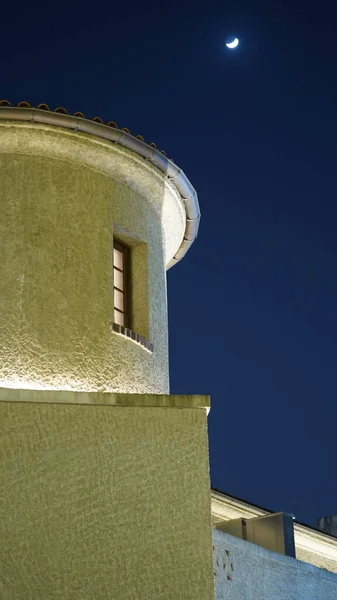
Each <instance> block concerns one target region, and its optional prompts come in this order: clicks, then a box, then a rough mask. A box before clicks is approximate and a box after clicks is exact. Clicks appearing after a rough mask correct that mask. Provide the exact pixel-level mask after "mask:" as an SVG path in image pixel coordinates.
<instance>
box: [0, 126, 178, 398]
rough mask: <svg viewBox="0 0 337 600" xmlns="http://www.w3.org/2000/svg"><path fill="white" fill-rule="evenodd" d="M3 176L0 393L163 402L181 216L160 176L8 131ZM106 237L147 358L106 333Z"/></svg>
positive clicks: (105, 146)
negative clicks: (123, 276)
mask: <svg viewBox="0 0 337 600" xmlns="http://www.w3.org/2000/svg"><path fill="white" fill-rule="evenodd" d="M0 172H1V186H0V204H1V219H0V239H1V245H0V346H1V349H2V351H1V354H2V356H1V359H2V360H1V363H0V385H2V386H4V387H16V388H26V387H28V388H34V389H73V390H89V391H90V390H101V391H115V392H131V393H147V392H152V393H165V392H167V391H168V387H169V383H168V350H167V309H166V278H165V266H166V264H167V263H168V262H169V261H170V260H171V258H172V256H173V255H174V253H175V252H176V250H177V248H178V247H179V245H180V243H181V240H182V239H183V235H184V228H185V219H186V217H185V211H184V207H183V205H182V202H181V200H180V197H179V195H178V193H177V192H176V191H175V189H174V188H173V187H172V186H170V184H169V183H168V182H167V181H166V180H165V177H164V174H162V173H160V172H159V171H158V170H157V169H156V168H155V167H153V166H151V165H149V164H148V162H146V161H145V160H143V159H141V158H140V157H139V156H138V155H136V154H135V153H133V152H131V151H129V150H127V149H125V148H122V147H120V146H118V145H113V144H112V143H111V142H108V141H105V140H102V139H98V138H95V137H94V136H92V135H88V134H84V133H78V132H73V131H67V130H63V129H61V128H58V127H54V126H50V125H41V124H37V123H34V124H31V123H21V124H20V123H16V122H10V123H9V122H8V123H6V122H4V121H2V122H1V123H0ZM113 228H115V233H116V234H117V235H118V237H119V238H120V239H122V240H124V241H126V242H127V243H128V244H130V245H131V246H132V247H133V259H134V260H133V307H134V315H133V316H134V319H133V329H134V330H135V331H136V332H137V333H139V334H140V335H143V336H145V337H146V338H147V339H148V340H149V341H150V342H151V343H153V345H154V352H153V355H152V354H151V353H150V352H148V351H147V350H146V349H145V348H143V347H142V346H140V345H137V344H136V343H134V342H132V341H130V340H129V339H125V338H123V337H121V336H119V335H117V334H116V333H112V332H111V324H112V322H113V280H112V268H111V267H112V239H113Z"/></svg>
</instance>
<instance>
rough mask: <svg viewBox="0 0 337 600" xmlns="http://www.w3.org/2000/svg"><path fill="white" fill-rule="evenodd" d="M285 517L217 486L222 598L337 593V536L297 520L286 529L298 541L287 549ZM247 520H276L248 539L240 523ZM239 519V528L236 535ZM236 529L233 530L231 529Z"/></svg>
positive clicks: (217, 575) (312, 599)
mask: <svg viewBox="0 0 337 600" xmlns="http://www.w3.org/2000/svg"><path fill="white" fill-rule="evenodd" d="M285 516H287V515H285ZM279 517H280V515H275V513H272V512H271V511H269V510H266V509H263V508H261V507H259V506H256V505H253V504H249V503H248V502H245V501H243V500H240V499H239V498H235V497H234V496H230V495H228V494H224V493H222V492H219V491H218V490H212V523H213V548H214V580H215V597H216V600H222V599H223V598H226V599H227V598H228V599H233V600H241V599H244V600H267V599H268V600H269V599H270V600H274V599H275V600H288V599H289V598H293V599H294V600H316V599H318V598H319V599H320V600H334V599H335V598H337V537H334V536H332V535H328V534H327V533H324V532H323V531H320V530H318V529H313V528H312V527H308V526H307V525H303V524H302V523H298V522H297V521H296V520H295V521H294V522H293V526H292V524H291V526H290V531H289V530H288V532H287V531H286V532H285V533H286V534H288V537H289V533H290V538H292V541H293V544H290V545H288V548H287V549H285V548H284V547H283V548H282V543H280V542H282V541H283V531H282V529H283V527H281V528H280V527H279V525H280V519H279ZM289 517H290V521H292V520H293V519H292V518H291V516H290V515H289ZM242 520H244V521H245V522H246V524H247V525H248V524H254V523H255V524H261V523H262V524H265V523H266V522H268V521H269V520H270V521H271V527H270V528H269V530H266V528H265V526H264V529H263V530H262V531H261V530H260V531H259V530H255V532H254V533H255V536H254V537H255V539H254V540H253V539H252V538H251V540H250V541H247V537H248V536H247V535H246V536H245V535H242V533H243V532H242V529H241V531H239V530H238V528H237V525H238V522H240V521H242ZM233 524H235V525H236V528H237V529H236V531H235V535H233ZM288 525H289V520H288ZM230 528H231V529H230ZM230 530H231V531H232V535H231V534H229V533H228V531H230ZM266 532H267V535H266ZM259 534H260V535H259ZM261 534H262V535H261ZM288 541H289V540H288ZM290 541H291V540H290ZM252 542H254V543H252ZM287 550H288V551H287Z"/></svg>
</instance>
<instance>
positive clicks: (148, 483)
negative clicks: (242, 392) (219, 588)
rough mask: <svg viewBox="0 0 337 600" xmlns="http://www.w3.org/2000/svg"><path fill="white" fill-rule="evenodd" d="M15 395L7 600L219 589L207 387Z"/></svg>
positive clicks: (4, 568) (2, 583) (152, 596)
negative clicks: (166, 392) (198, 390)
mask: <svg viewBox="0 0 337 600" xmlns="http://www.w3.org/2000/svg"><path fill="white" fill-rule="evenodd" d="M6 394H7V396H6ZM15 394H16V391H15V390H1V401H0V463H1V464H0V473H1V485H0V506H1V519H0V539H1V543H0V597H1V600H21V599H22V600H30V599H31V600H47V599H48V600H56V599H57V600H59V599H62V600H107V599H110V598H111V599H118V600H136V599H137V600H196V599H198V600H211V599H212V598H213V569H212V552H211V548H212V538H211V523H210V489H209V472H208V452H207V432H206V408H204V406H205V398H202V397H198V396H194V397H192V398H191V397H180V396H171V397H170V396H159V397H157V400H156V398H155V397H154V396H143V397H142V398H141V397H139V396H138V397H137V396H133V395H131V396H129V397H128V396H127V395H122V396H121V398H120V400H119V398H118V395H117V394H112V395H110V394H97V395H96V394H91V395H90V394H86V393H84V394H83V396H81V394H74V395H73V402H74V403H73V404H72V403H71V400H72V393H71V392H64V393H62V392H56V391H52V392H48V393H45V392H42V391H41V392H33V391H32V392H31V391H27V390H26V391H20V392H18V396H19V397H20V399H21V400H25V401H21V402H19V401H18V402H16V401H15V400H14V399H13V398H14V395H15ZM6 397H7V398H8V400H9V401H7V402H6V401H5V400H4V399H5V398H6ZM34 397H35V398H37V397H38V398H39V400H40V402H33V401H32V398H34ZM206 400H207V399H206ZM110 401H111V402H112V404H111V405H110V404H109V402H110ZM79 402H80V404H79ZM101 402H104V404H101ZM118 403H120V404H121V405H116V404H118ZM137 403H138V406H137ZM154 404H158V405H161V406H160V407H159V406H157V407H154ZM206 405H207V402H206ZM189 406H191V408H189Z"/></svg>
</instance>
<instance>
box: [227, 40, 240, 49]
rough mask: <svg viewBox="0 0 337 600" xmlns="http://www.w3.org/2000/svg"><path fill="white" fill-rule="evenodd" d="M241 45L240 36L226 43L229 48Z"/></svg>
mask: <svg viewBox="0 0 337 600" xmlns="http://www.w3.org/2000/svg"><path fill="white" fill-rule="evenodd" d="M238 45H239V40H238V38H235V39H234V40H233V41H232V42H229V43H228V44H226V46H227V48H236V46H238Z"/></svg>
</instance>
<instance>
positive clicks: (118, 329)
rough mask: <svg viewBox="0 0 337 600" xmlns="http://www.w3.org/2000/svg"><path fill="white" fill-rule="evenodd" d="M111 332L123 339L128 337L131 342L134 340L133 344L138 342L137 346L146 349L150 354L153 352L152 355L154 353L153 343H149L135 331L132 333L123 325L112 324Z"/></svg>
mask: <svg viewBox="0 0 337 600" xmlns="http://www.w3.org/2000/svg"><path fill="white" fill-rule="evenodd" d="M111 331H113V332H114V333H118V334H119V335H122V336H123V337H126V338H128V339H129V340H132V341H133V342H136V344H139V345H140V346H143V348H145V350H147V351H148V352H151V354H152V353H153V344H151V342H148V340H146V339H145V337H144V336H142V335H139V333H136V332H135V331H132V330H131V329H128V328H127V327H123V325H118V324H117V323H112V325H111Z"/></svg>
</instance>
